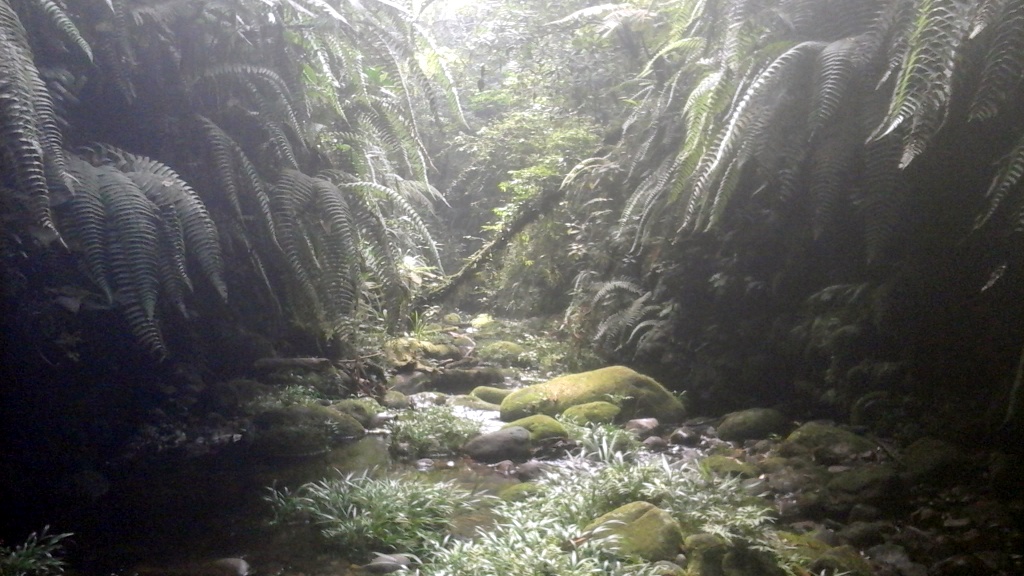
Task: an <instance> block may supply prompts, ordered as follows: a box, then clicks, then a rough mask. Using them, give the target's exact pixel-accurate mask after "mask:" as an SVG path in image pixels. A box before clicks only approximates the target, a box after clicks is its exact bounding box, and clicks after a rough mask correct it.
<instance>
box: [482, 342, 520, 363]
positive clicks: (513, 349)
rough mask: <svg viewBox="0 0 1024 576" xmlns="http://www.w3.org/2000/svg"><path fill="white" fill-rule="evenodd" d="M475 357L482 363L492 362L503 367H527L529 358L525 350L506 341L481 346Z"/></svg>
mask: <svg viewBox="0 0 1024 576" xmlns="http://www.w3.org/2000/svg"><path fill="white" fill-rule="evenodd" d="M476 355H477V357H478V358H480V359H481V360H483V361H484V362H492V363H494V364H501V365H504V366H527V365H529V360H530V359H529V357H528V356H527V354H526V348H523V347H522V346H520V345H519V344H516V343H515V342H509V341H508V340H497V341H495V342H489V343H487V344H484V345H483V346H481V347H480V348H479V349H478V350H477V351H476Z"/></svg>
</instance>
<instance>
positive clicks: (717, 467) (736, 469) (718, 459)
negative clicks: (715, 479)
mask: <svg viewBox="0 0 1024 576" xmlns="http://www.w3.org/2000/svg"><path fill="white" fill-rule="evenodd" d="M701 463H702V464H703V465H704V466H706V467H707V468H708V470H710V471H711V472H713V473H714V474H716V475H717V476H738V477H740V478H753V477H755V476H757V475H758V470H757V467H756V466H753V465H751V464H747V463H745V462H740V461H739V460H737V459H736V458H730V457H728V456H708V457H707V458H705V459H703V460H701Z"/></svg>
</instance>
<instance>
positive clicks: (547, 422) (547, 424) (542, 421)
mask: <svg viewBox="0 0 1024 576" xmlns="http://www.w3.org/2000/svg"><path fill="white" fill-rule="evenodd" d="M512 426H522V427H523V428H526V429H527V430H529V431H530V441H531V442H539V441H541V440H547V439H549V438H568V437H569V433H568V432H566V431H565V427H564V426H562V424H561V423H560V422H559V421H558V420H555V419H554V418H552V417H551V416H546V415H544V414H534V415H533V416H527V417H526V418H520V419H519V420H515V421H512V422H509V423H508V424H506V425H505V426H503V428H509V427H512Z"/></svg>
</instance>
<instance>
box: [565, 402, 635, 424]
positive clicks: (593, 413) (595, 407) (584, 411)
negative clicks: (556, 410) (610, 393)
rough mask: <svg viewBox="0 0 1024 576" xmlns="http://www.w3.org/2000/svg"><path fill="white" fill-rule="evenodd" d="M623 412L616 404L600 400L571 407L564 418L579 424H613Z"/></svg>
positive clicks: (567, 409) (566, 410)
mask: <svg viewBox="0 0 1024 576" xmlns="http://www.w3.org/2000/svg"><path fill="white" fill-rule="evenodd" d="M621 411H622V410H620V409H619V407H618V406H616V405H615V404H612V403H611V402H604V401H601V400H599V401H597V402H587V403H586V404H577V405H576V406H570V407H568V408H566V409H565V411H564V412H562V417H563V418H565V419H566V420H569V421H572V422H575V423H577V424H611V423H612V422H614V421H615V418H616V417H618V415H619V412H621Z"/></svg>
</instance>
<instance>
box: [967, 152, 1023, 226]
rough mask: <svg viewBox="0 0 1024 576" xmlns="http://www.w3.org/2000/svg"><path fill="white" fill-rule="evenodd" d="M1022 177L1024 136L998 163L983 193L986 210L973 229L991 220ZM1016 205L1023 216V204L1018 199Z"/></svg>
mask: <svg viewBox="0 0 1024 576" xmlns="http://www.w3.org/2000/svg"><path fill="white" fill-rule="evenodd" d="M1022 177H1024V136H1021V137H1020V138H1019V139H1018V140H1017V143H1016V144H1015V145H1014V147H1013V149H1011V150H1010V152H1009V153H1008V154H1007V155H1006V156H1005V157H1004V158H1003V159H1002V160H1001V161H1000V167H999V170H998V171H997V172H996V175H995V177H994V178H993V179H992V183H991V184H989V187H988V191H987V192H986V193H985V196H986V197H987V198H988V209H987V210H986V211H985V213H984V214H982V215H981V216H979V218H978V220H977V222H976V223H975V226H974V227H975V229H978V228H981V227H982V226H984V225H985V224H986V223H987V222H988V221H989V219H990V218H992V216H993V215H994V214H995V213H996V211H997V210H999V207H1000V205H1002V204H1003V202H1004V201H1005V200H1006V197H1007V195H1009V194H1010V192H1011V191H1013V190H1014V187H1015V186H1017V185H1018V183H1019V182H1020V180H1021V178H1022ZM1018 203H1019V204H1020V206H1018V209H1019V210H1021V213H1022V215H1024V202H1021V201H1020V200H1019V199H1018ZM1018 220H1020V218H1018Z"/></svg>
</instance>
